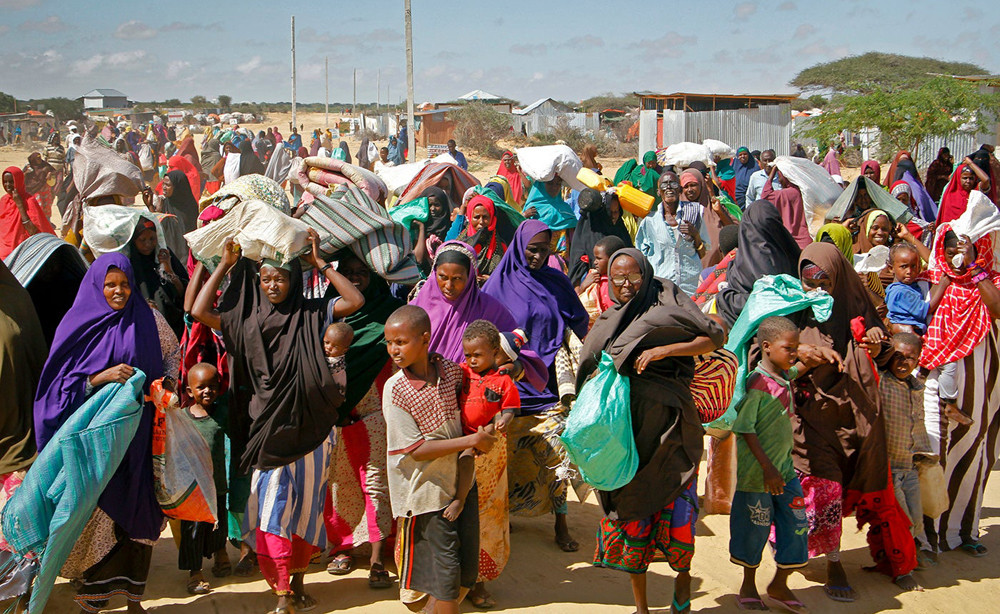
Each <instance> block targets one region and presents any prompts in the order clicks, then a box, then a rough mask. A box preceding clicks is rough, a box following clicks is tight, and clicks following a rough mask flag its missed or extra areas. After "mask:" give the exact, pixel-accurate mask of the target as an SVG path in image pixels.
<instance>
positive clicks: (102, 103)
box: [80, 89, 128, 109]
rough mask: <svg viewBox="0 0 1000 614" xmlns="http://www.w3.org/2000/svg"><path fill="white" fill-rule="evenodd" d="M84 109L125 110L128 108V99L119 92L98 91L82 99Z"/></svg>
mask: <svg viewBox="0 0 1000 614" xmlns="http://www.w3.org/2000/svg"><path fill="white" fill-rule="evenodd" d="M80 98H81V99H82V100H83V108H84V109H124V108H127V107H128V97H127V96H126V95H125V94H122V93H121V92H119V91H118V90H112V89H96V90H91V91H89V92H87V93H86V94H84V95H83V96H81V97H80Z"/></svg>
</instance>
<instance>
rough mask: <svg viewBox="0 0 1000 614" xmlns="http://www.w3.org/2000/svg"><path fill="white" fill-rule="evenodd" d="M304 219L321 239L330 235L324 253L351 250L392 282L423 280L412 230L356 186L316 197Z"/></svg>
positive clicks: (406, 282) (352, 185) (303, 216)
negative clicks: (396, 220) (414, 254)
mask: <svg viewBox="0 0 1000 614" xmlns="http://www.w3.org/2000/svg"><path fill="white" fill-rule="evenodd" d="M300 219H301V220H302V221H303V222H305V223H307V224H309V225H310V226H312V227H313V228H315V229H316V230H317V231H319V233H320V235H321V236H322V235H324V233H329V238H327V239H324V241H323V243H322V245H321V249H322V250H323V251H324V252H327V253H335V252H337V251H340V250H342V249H345V248H349V249H350V250H351V251H352V252H354V254H355V255H357V256H358V258H361V259H362V260H364V261H365V263H367V264H368V266H369V268H371V269H372V270H373V271H375V273H377V274H378V275H379V276H380V277H382V278H384V279H385V280H386V281H388V282H390V283H398V284H404V285H412V284H415V283H417V282H418V281H420V279H421V276H420V271H419V270H418V269H417V262H416V260H414V258H413V254H412V252H411V251H410V233H409V230H407V229H406V228H404V227H403V226H402V225H401V224H399V223H398V222H394V221H393V220H392V218H390V217H389V214H388V213H387V212H386V210H385V207H383V206H382V205H380V204H378V203H377V202H375V201H374V200H372V199H371V197H369V196H368V195H367V194H366V193H365V192H363V191H362V190H361V189H359V188H358V187H357V186H355V185H354V184H343V185H339V186H337V188H336V189H335V190H334V191H333V193H332V194H331V195H330V196H325V195H316V197H315V200H313V201H312V202H311V203H309V205H307V206H306V210H305V213H304V214H303V215H302V217H301V218H300Z"/></svg>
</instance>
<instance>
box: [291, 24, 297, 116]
mask: <svg viewBox="0 0 1000 614" xmlns="http://www.w3.org/2000/svg"><path fill="white" fill-rule="evenodd" d="M292 126H293V127H298V123H297V122H296V116H295V15H292Z"/></svg>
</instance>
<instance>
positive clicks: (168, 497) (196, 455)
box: [149, 379, 219, 524]
mask: <svg viewBox="0 0 1000 614" xmlns="http://www.w3.org/2000/svg"><path fill="white" fill-rule="evenodd" d="M149 395H150V397H151V398H152V399H153V406H154V407H155V408H156V414H155V416H154V418H153V479H154V480H155V484H156V500H157V502H158V503H159V504H160V509H162V510H163V514H164V515H165V516H167V517H168V518H176V519H178V520H191V521H194V522H211V523H213V524H214V523H216V522H218V519H219V510H218V502H217V498H216V497H217V495H216V491H215V480H214V478H213V476H212V451H211V450H210V449H209V447H208V442H207V441H205V438H204V437H202V436H201V433H200V432H199V431H198V428H197V427H196V426H195V425H194V422H192V421H191V418H189V417H188V414H187V412H186V411H184V410H183V409H182V408H181V407H180V403H179V399H178V398H177V395H176V394H174V393H173V392H170V391H169V390H165V389H164V388H163V380H162V379H158V380H156V381H155V382H153V383H152V385H150V387H149Z"/></svg>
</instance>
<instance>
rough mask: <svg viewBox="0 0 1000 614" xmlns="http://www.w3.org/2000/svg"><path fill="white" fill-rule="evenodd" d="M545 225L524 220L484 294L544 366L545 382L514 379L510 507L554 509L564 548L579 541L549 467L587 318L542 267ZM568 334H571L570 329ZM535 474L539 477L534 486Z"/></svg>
mask: <svg viewBox="0 0 1000 614" xmlns="http://www.w3.org/2000/svg"><path fill="white" fill-rule="evenodd" d="M551 242H552V231H551V230H549V227H548V226H546V225H545V223H544V222H542V221H539V220H526V221H524V222H523V223H521V225H520V226H518V228H517V232H515V233H514V240H513V241H511V244H510V247H508V248H507V252H506V253H505V254H504V256H503V259H501V260H500V264H499V265H498V266H497V268H496V270H495V271H494V272H493V275H491V276H490V278H489V280H487V282H486V284H484V285H483V292H484V293H485V294H487V295H489V296H492V297H493V298H495V299H497V300H499V301H500V302H502V303H503V304H504V305H506V306H507V308H508V309H510V312H511V314H513V316H514V320H515V322H516V323H517V325H518V327H519V328H521V329H522V330H524V331H525V333H526V335H527V338H528V340H527V343H526V344H525V346H524V348H525V349H527V350H531V351H533V352H535V353H536V354H538V356H539V358H541V360H542V362H543V363H544V364H545V367H546V368H547V369H548V371H549V377H548V385H547V386H544V387H541V388H539V387H535V386H533V385H530V384H529V383H528V382H525V381H520V382H518V385H517V389H518V393H519V394H520V395H521V415H520V416H518V417H517V418H515V419H514V420H513V421H512V422H511V423H510V426H508V435H507V436H508V441H509V442H510V449H511V453H510V457H509V460H508V465H509V469H508V472H509V475H510V493H511V502H510V509H511V512H512V513H515V514H518V515H522V516H539V515H542V514H545V513H548V512H549V511H550V510H551V511H553V512H555V514H556V523H555V524H556V542H557V543H558V545H559V547H560V548H562V549H563V550H564V551H566V552H575V551H576V550H578V549H579V548H580V545H579V544H578V543H577V542H576V541H575V540H574V539H573V538H572V537H571V536H570V534H569V527H568V526H567V524H566V511H567V507H566V495H567V489H566V482H565V481H559V480H556V479H555V474H554V472H553V471H551V470H548V469H549V468H552V467H555V466H557V465H559V464H561V463H562V461H563V460H564V459H565V455H566V452H565V449H564V448H563V446H562V442H561V441H560V440H559V434H560V433H561V432H562V429H563V425H564V424H565V421H566V414H567V412H568V406H569V403H570V401H571V399H572V398H573V395H574V393H575V380H576V366H577V364H578V355H576V354H577V352H578V351H579V348H580V345H581V344H580V340H581V339H583V337H584V335H586V334H587V328H588V326H589V324H590V317H589V316H588V315H587V311H586V310H585V309H584V308H583V304H582V303H581V302H580V297H579V296H577V294H576V291H575V290H574V289H573V284H572V283H570V281H569V278H568V277H566V275H565V273H563V272H562V271H561V270H559V269H554V268H552V267H550V266H548V260H549V254H550V253H551ZM570 333H573V334H570ZM539 476H542V477H543V479H544V480H545V483H542V484H539V483H538V481H539Z"/></svg>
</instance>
